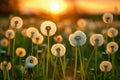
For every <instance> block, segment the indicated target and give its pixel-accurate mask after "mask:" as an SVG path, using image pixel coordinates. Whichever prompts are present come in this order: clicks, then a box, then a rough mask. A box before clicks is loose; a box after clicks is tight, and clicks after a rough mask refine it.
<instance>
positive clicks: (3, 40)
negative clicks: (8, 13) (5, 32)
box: [0, 38, 9, 47]
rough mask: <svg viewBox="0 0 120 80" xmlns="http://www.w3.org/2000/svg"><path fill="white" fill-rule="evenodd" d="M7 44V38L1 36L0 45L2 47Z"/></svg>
mask: <svg viewBox="0 0 120 80" xmlns="http://www.w3.org/2000/svg"><path fill="white" fill-rule="evenodd" d="M8 44H9V42H8V39H6V38H3V39H2V40H0V45H1V46H2V47H7V46H8Z"/></svg>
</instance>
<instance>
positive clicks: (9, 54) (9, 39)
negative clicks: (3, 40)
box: [8, 39, 11, 55]
mask: <svg viewBox="0 0 120 80" xmlns="http://www.w3.org/2000/svg"><path fill="white" fill-rule="evenodd" d="M10 42H11V41H10V39H9V42H8V43H9V44H8V55H10Z"/></svg>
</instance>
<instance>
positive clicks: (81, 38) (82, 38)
mask: <svg viewBox="0 0 120 80" xmlns="http://www.w3.org/2000/svg"><path fill="white" fill-rule="evenodd" d="M86 40H87V37H86V35H85V33H84V32H82V31H76V32H75V33H74V34H70V36H69V42H70V44H71V45H72V46H82V45H84V44H85V42H86Z"/></svg>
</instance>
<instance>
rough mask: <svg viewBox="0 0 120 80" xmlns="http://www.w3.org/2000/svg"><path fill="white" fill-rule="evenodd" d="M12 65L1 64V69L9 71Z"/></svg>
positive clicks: (4, 62) (8, 63) (5, 62)
mask: <svg viewBox="0 0 120 80" xmlns="http://www.w3.org/2000/svg"><path fill="white" fill-rule="evenodd" d="M11 67H12V65H11V62H7V61H3V62H1V63H0V69H1V70H7V71H9V70H10V69H11Z"/></svg>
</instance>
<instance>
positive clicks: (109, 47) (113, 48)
mask: <svg viewBox="0 0 120 80" xmlns="http://www.w3.org/2000/svg"><path fill="white" fill-rule="evenodd" d="M118 48H119V46H118V44H117V43H116V42H109V43H108V44H107V53H108V54H109V53H115V52H117V51H118Z"/></svg>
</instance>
